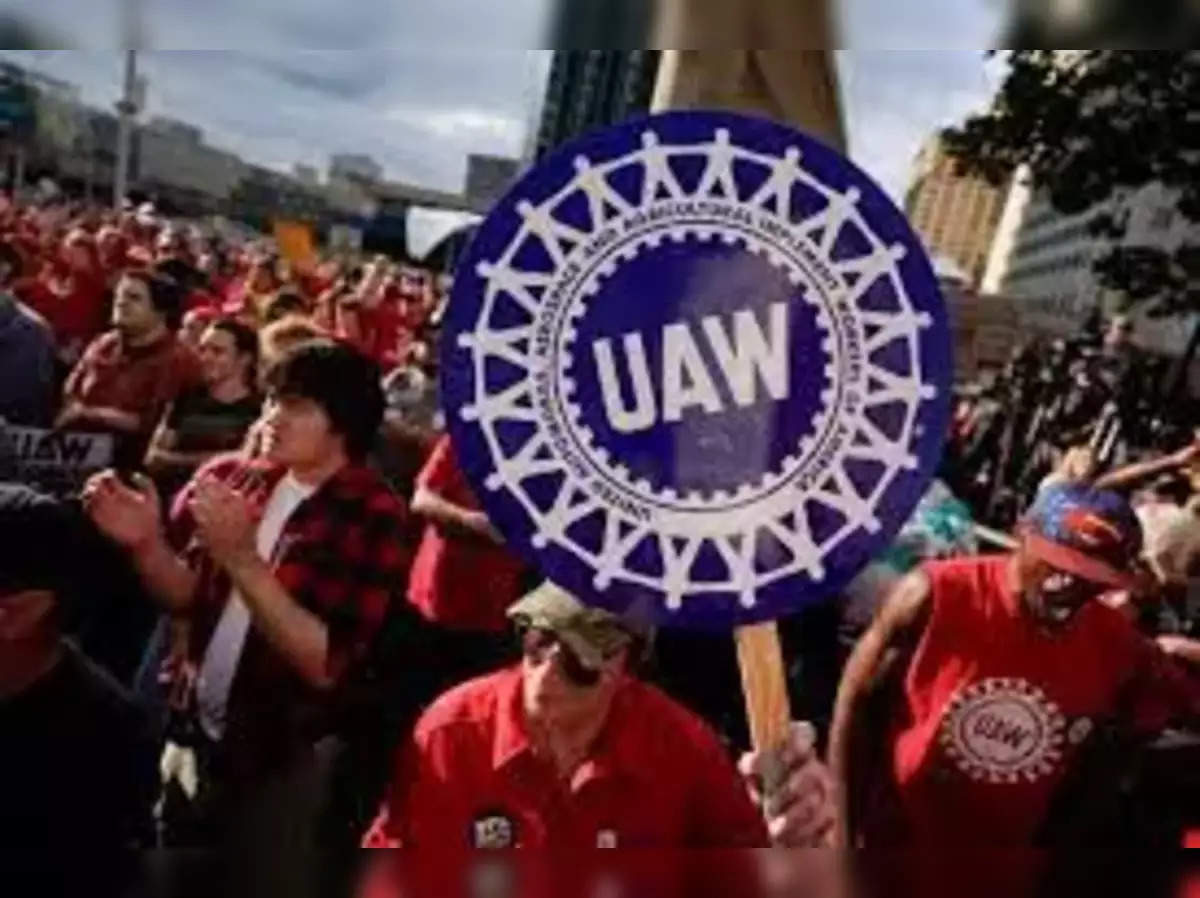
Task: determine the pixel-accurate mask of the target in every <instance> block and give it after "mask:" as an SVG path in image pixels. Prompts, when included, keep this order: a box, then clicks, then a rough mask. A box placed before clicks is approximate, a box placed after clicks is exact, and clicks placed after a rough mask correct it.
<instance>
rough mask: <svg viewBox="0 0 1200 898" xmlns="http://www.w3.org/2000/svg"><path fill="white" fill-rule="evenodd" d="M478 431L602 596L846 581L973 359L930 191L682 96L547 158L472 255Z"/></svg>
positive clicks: (469, 301) (467, 277) (458, 329)
mask: <svg viewBox="0 0 1200 898" xmlns="http://www.w3.org/2000/svg"><path fill="white" fill-rule="evenodd" d="M442 364H443V369H442V378H443V390H442V394H443V402H444V405H445V411H446V420H447V422H448V426H449V430H450V433H451V436H452V438H453V440H454V445H455V447H456V450H457V453H458V456H459V459H460V461H461V463H462V465H463V467H464V469H465V470H466V472H467V475H468V477H469V478H470V480H471V483H472V485H473V486H474V488H475V490H476V492H477V493H478V495H479V496H480V499H481V500H482V502H483V504H484V507H485V509H486V510H487V513H488V515H489V516H490V517H491V518H492V520H493V521H494V522H495V523H496V525H497V526H498V527H499V528H500V529H501V530H502V532H503V533H504V535H505V537H506V539H508V541H509V543H510V545H511V546H512V547H513V548H514V549H515V550H516V551H518V552H520V553H521V554H523V555H524V556H525V557H526V558H528V559H529V560H530V561H531V562H533V563H534V564H536V565H537V566H538V567H539V568H540V569H541V570H542V571H543V572H544V573H545V574H546V575H547V576H548V577H550V578H551V579H553V580H554V581H556V582H557V583H559V584H560V585H562V586H563V587H565V588H566V589H568V590H570V591H572V592H573V593H575V594H576V595H578V596H580V597H581V598H583V599H585V600H586V601H589V602H592V603H595V604H598V605H602V606H604V607H607V608H610V609H612V610H614V611H618V612H623V611H627V610H629V609H630V608H631V607H632V608H637V609H638V610H639V611H640V612H641V613H643V614H646V613H648V614H650V615H651V616H652V617H653V619H654V620H655V621H656V622H658V623H659V624H665V625H673V626H692V627H705V628H718V627H720V628H727V627H730V626H737V625H742V624H749V623H754V622H757V621H762V620H766V619H769V618H774V617H779V616H781V615H784V614H787V613H788V612H791V611H794V610H796V608H797V607H798V606H799V605H800V604H801V603H803V602H805V601H810V600H814V599H817V598H821V597H824V596H828V595H830V594H831V593H834V592H836V591H837V590H838V589H840V588H841V587H842V586H843V585H844V584H845V583H846V582H847V581H848V580H849V579H850V578H851V577H852V576H853V575H854V574H855V573H856V572H857V571H858V570H859V569H861V568H862V566H863V565H865V564H866V563H867V562H868V561H869V560H870V559H871V558H872V557H873V556H874V555H876V554H877V553H878V552H879V551H880V550H882V549H883V548H885V547H886V546H887V545H888V543H889V542H890V541H891V540H892V538H893V537H894V535H895V534H896V532H897V531H898V529H899V528H900V526H901V525H902V524H903V523H904V521H905V520H906V519H907V518H908V516H909V514H910V513H911V511H912V510H913V508H914V507H915V506H916V503H917V501H918V500H919V498H920V497H921V495H922V493H923V492H924V490H925V488H926V486H927V485H928V483H929V480H930V478H931V477H932V474H933V470H934V467H935V466H936V464H937V461H938V457H939V454H940V450H941V445H942V439H943V436H944V434H945V430H946V423H947V413H948V408H949V398H950V385H951V381H952V375H951V359H950V339H949V329H948V327H947V322H946V312H945V308H944V306H943V303H942V299H941V294H940V292H939V290H938V286H937V281H936V280H935V278H934V275H933V271H932V269H931V267H930V265H929V262H928V260H927V258H926V257H925V253H924V251H923V249H922V248H921V244H920V242H919V241H918V239H917V238H916V237H915V236H914V235H913V233H912V231H911V230H910V229H909V227H908V224H907V222H906V221H905V219H904V216H903V215H902V214H901V213H900V212H899V211H898V210H897V209H896V207H895V206H894V205H893V204H892V202H891V201H890V200H889V199H888V198H887V197H886V196H885V195H884V194H883V192H882V191H881V190H880V189H879V188H878V187H877V186H876V185H875V184H874V183H873V182H872V181H871V180H870V178H868V177H867V176H866V175H865V174H863V173H862V172H861V171H860V170H859V169H857V168H856V167H855V166H854V165H852V164H851V163H850V162H848V161H846V160H845V159H844V158H842V157H841V156H840V155H839V154H837V153H835V152H834V151H832V150H830V149H828V148H827V147H825V146H824V145H822V144H820V143H818V142H817V141H815V140H813V139H812V138H809V137H806V136H805V135H803V134H800V133H798V132H796V131H794V130H792V129H789V128H786V127H783V126H780V125H777V124H774V123H771V122H768V121H763V120H759V119H753V118H747V117H744V116H739V115H732V114H724V113H706V112H676V113H668V114H665V115H658V116H653V117H650V118H647V119H643V120H640V121H636V122H631V123H628V124H625V125H622V126H620V127H617V128H613V129H610V130H607V131H602V132H599V133H596V134H593V135H590V136H588V137H585V138H583V139H581V140H579V141H576V142H575V143H572V144H570V145H568V146H566V147H565V148H563V149H562V150H560V151H559V152H557V153H555V154H554V155H552V156H551V157H549V158H548V159H546V160H545V161H544V162H542V163H541V164H539V165H538V166H537V167H536V168H534V169H533V170H532V171H530V172H529V173H528V174H527V175H526V176H525V177H524V178H523V179H522V180H521V181H520V182H519V183H518V184H517V185H516V186H515V187H514V188H513V189H512V190H511V191H510V192H509V193H508V195H507V196H506V197H505V198H504V199H503V200H502V201H501V202H500V203H499V204H498V205H497V207H496V208H495V210H493V212H492V214H491V215H490V216H489V217H488V219H487V221H486V222H484V224H483V225H482V226H481V227H480V229H479V232H478V234H477V235H476V238H475V240H474V242H473V243H472V245H471V247H470V249H469V250H468V252H467V254H466V255H465V257H464V258H463V260H462V262H461V263H460V266H459V269H458V272H457V274H456V277H455V284H454V293H453V296H452V298H451V302H450V306H449V310H448V312H447V315H446V322H445V333H444V336H443V343H442Z"/></svg>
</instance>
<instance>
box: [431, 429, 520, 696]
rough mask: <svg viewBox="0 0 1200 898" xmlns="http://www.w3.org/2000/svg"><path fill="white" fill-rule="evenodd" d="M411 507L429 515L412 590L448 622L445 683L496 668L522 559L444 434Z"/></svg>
mask: <svg viewBox="0 0 1200 898" xmlns="http://www.w3.org/2000/svg"><path fill="white" fill-rule="evenodd" d="M412 509H413V511H414V512H416V513H417V514H419V515H421V516H422V517H423V518H425V521H426V524H425V532H424V535H423V536H422V538H421V545H420V548H419V549H418V550H417V557H416V558H415V559H414V561H413V570H412V578H411V579H410V580H409V587H408V598H409V601H411V602H412V604H413V605H414V606H416V608H417V610H418V611H420V612H421V614H422V615H423V616H424V617H425V619H426V620H429V621H432V622H433V623H435V624H437V625H439V626H440V627H443V628H445V629H446V630H447V631H449V632H448V633H447V634H446V639H445V650H444V652H443V656H444V661H445V664H446V672H447V677H448V681H447V685H453V684H454V683H459V682H462V681H463V680H465V679H467V678H469V677H471V676H475V675H477V674H480V673H483V672H485V671H488V670H492V669H494V668H495V667H496V666H497V665H499V664H500V663H502V662H503V661H504V660H505V656H506V654H507V652H508V645H509V640H508V621H507V619H506V617H505V609H507V608H508V606H509V605H511V604H512V603H513V602H514V601H515V600H516V599H517V597H518V596H519V595H520V590H521V577H522V573H523V566H522V564H521V562H520V561H519V560H518V559H517V558H516V557H515V556H514V555H512V554H511V553H510V552H509V551H508V550H507V549H505V548H504V545H503V539H502V538H501V536H500V533H499V532H498V531H497V530H496V528H495V527H493V526H492V524H491V523H490V522H489V521H488V518H487V515H486V514H484V513H483V511H482V510H481V509H480V506H479V502H478V500H477V499H476V498H475V496H474V494H473V493H472V492H471V488H470V486H469V485H468V484H467V479H466V477H465V476H464V474H463V472H462V469H461V468H460V467H459V465H458V462H457V460H456V459H455V456H454V448H453V446H452V445H451V442H450V437H449V436H445V435H443V436H442V437H441V439H439V440H438V442H437V444H436V445H435V446H434V449H433V452H432V453H431V455H430V456H429V459H428V460H427V461H426V462H425V466H424V467H423V468H422V469H421V472H420V474H418V475H417V487H416V491H415V493H414V494H413V501H412Z"/></svg>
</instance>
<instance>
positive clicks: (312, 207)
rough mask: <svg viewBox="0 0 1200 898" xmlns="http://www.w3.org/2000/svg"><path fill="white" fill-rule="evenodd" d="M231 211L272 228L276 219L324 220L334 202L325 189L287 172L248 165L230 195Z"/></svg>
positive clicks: (262, 228) (255, 224) (263, 227)
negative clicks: (331, 202)
mask: <svg viewBox="0 0 1200 898" xmlns="http://www.w3.org/2000/svg"><path fill="white" fill-rule="evenodd" d="M229 212H230V215H231V217H233V218H236V219H239V220H241V221H244V222H245V223H246V224H249V225H251V226H252V227H255V228H258V229H259V230H260V231H270V230H271V227H272V223H273V222H275V221H276V220H286V221H302V222H309V223H313V224H319V223H322V222H324V221H325V220H326V219H327V217H328V216H329V212H330V206H329V200H328V198H327V197H326V195H325V194H324V192H323V191H321V190H319V189H315V188H312V187H308V186H305V185H304V184H301V183H300V182H299V181H297V180H296V179H295V178H293V177H291V176H289V175H286V174H284V173H283V172H278V171H275V170H274V169H271V168H265V167H264V166H261V165H248V166H246V170H245V174H244V175H243V177H242V179H241V180H240V181H239V182H238V183H237V185H236V186H235V187H234V189H233V192H232V195H231V196H230V202H229Z"/></svg>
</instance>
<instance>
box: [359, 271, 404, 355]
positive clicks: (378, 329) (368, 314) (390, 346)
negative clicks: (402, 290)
mask: <svg viewBox="0 0 1200 898" xmlns="http://www.w3.org/2000/svg"><path fill="white" fill-rule="evenodd" d="M358 322H359V327H360V328H361V330H362V338H361V340H359V341H358V342H359V347H358V348H359V349H361V350H362V351H363V352H364V353H365V354H367V355H369V356H370V357H371V358H373V359H374V360H375V361H376V362H378V363H379V366H380V367H381V368H383V370H384V371H385V372H386V371H390V370H391V369H393V368H396V367H398V366H399V365H403V364H405V363H406V362H407V361H408V351H409V347H410V346H411V344H412V338H413V325H412V323H411V322H410V321H409V316H408V313H407V311H406V309H405V307H404V305H403V303H401V301H400V295H399V293H398V292H396V291H395V290H388V291H387V292H386V293H385V294H384V295H383V298H382V299H381V300H380V301H379V304H378V305H376V306H374V307H372V308H368V307H366V306H362V307H361V308H360V309H359V311H358Z"/></svg>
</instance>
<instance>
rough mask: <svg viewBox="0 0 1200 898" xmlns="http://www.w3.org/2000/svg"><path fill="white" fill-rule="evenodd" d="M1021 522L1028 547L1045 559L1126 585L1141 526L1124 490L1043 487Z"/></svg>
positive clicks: (1097, 578) (1068, 485) (1093, 577)
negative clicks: (1120, 492)
mask: <svg viewBox="0 0 1200 898" xmlns="http://www.w3.org/2000/svg"><path fill="white" fill-rule="evenodd" d="M1025 526H1026V530H1025V537H1026V545H1027V547H1028V549H1029V550H1030V551H1031V552H1032V553H1033V554H1034V555H1035V556H1037V557H1038V558H1040V559H1041V560H1043V561H1045V562H1047V563H1048V564H1052V565H1054V566H1055V567H1057V568H1061V569H1062V570H1065V571H1068V572H1070V573H1073V574H1077V575H1078V576H1080V577H1083V578H1084V579H1087V580H1092V581H1094V582H1097V583H1102V584H1104V585H1106V586H1112V587H1115V588H1118V589H1121V588H1126V587H1128V586H1130V585H1131V583H1132V581H1133V576H1132V574H1131V573H1130V571H1129V566H1130V563H1131V562H1132V561H1133V560H1134V559H1136V558H1137V557H1138V555H1139V553H1140V552H1141V548H1142V528H1141V525H1140V524H1139V523H1138V519H1137V516H1136V515H1135V514H1134V513H1133V509H1132V508H1130V506H1129V503H1128V502H1127V501H1126V500H1125V498H1124V497H1123V496H1120V495H1118V494H1117V493H1113V492H1109V491H1107V490H1098V489H1095V488H1093V487H1090V486H1087V485H1085V484H1077V483H1064V484H1058V485H1055V486H1052V487H1047V488H1046V489H1045V490H1043V491H1042V492H1041V493H1040V494H1039V495H1038V498H1037V501H1036V502H1034V504H1033V507H1032V508H1031V509H1030V510H1029V513H1028V515H1026V518H1025Z"/></svg>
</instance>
